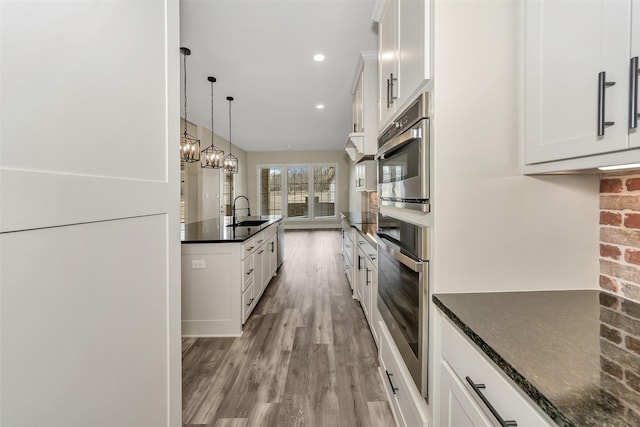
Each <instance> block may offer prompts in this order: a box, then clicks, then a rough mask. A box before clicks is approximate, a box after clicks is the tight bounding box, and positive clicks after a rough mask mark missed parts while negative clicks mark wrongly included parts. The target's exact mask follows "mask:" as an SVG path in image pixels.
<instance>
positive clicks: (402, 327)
mask: <svg viewBox="0 0 640 427" xmlns="http://www.w3.org/2000/svg"><path fill="white" fill-rule="evenodd" d="M376 240H377V242H378V309H379V310H380V315H381V316H382V319H383V320H384V322H385V324H386V325H387V328H388V329H389V332H390V333H391V336H392V337H393V340H394V342H395V344H396V346H397V347H398V350H399V351H400V354H401V355H402V358H403V360H404V362H405V364H406V365H407V368H408V370H409V372H410V373H411V376H412V377H413V380H414V382H415V384H416V386H417V387H418V390H420V392H421V393H422V395H423V396H424V397H425V399H426V398H427V357H428V331H429V328H428V321H429V313H428V311H429V310H428V308H429V299H428V293H429V286H428V280H429V262H428V249H427V246H428V227H425V226H420V225H415V224H411V223H408V222H405V221H401V220H399V219H396V218H391V217H388V216H385V215H383V214H378V231H377V233H376Z"/></svg>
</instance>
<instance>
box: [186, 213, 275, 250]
mask: <svg viewBox="0 0 640 427" xmlns="http://www.w3.org/2000/svg"><path fill="white" fill-rule="evenodd" d="M283 219H284V218H280V219H273V220H270V221H269V223H265V224H262V225H261V226H260V227H259V229H258V230H257V231H256V232H255V233H253V234H251V235H250V236H247V237H245V238H244V239H242V240H240V239H236V240H181V241H180V243H181V244H183V245H197V244H200V243H242V242H246V241H247V240H249V239H251V238H252V237H254V236H255V235H256V234H258V233H260V232H261V231H264V230H266V229H267V228H269V227H271V226H272V225H273V224H277V223H279V222H282V220H283Z"/></svg>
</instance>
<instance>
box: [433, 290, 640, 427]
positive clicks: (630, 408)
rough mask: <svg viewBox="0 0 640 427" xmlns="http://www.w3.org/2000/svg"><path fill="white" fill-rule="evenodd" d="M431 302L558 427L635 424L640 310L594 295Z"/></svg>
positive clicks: (440, 297) (438, 298) (639, 421)
mask: <svg viewBox="0 0 640 427" xmlns="http://www.w3.org/2000/svg"><path fill="white" fill-rule="evenodd" d="M433 301H434V303H435V304H436V306H438V307H439V308H440V310H442V312H443V313H444V314H445V315H446V316H447V317H448V318H449V319H451V320H452V321H453V323H454V324H456V325H457V326H458V328H459V329H460V330H462V332H463V333H464V334H466V335H467V336H468V337H469V338H470V339H471V340H472V341H474V342H475V343H476V344H477V345H478V346H479V347H480V349H481V350H482V351H484V353H486V354H487V356H489V358H490V359H492V360H493V361H494V362H495V363H496V364H497V365H498V366H499V367H500V368H501V369H502V370H503V371H504V373H505V374H506V375H507V376H509V377H510V378H511V379H513V380H514V382H515V383H516V384H517V385H518V386H519V387H520V388H521V389H522V390H523V391H524V392H525V393H526V394H527V395H528V396H529V397H531V399H533V401H534V402H536V403H537V404H538V405H539V406H540V407H541V408H542V410H543V411H545V412H546V413H547V414H549V416H550V417H551V418H552V419H553V420H554V421H555V422H556V423H557V424H558V425H561V426H599V427H600V426H602V427H605V426H612V427H613V426H616V427H617V426H640V304H637V303H635V302H632V301H629V300H625V299H623V298H619V297H616V296H613V295H610V294H606V293H603V292H599V291H597V290H582V291H544V292H504V293H502V292H501V293H484V294H437V295H434V296H433Z"/></svg>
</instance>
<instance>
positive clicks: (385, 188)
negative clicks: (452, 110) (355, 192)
mask: <svg viewBox="0 0 640 427" xmlns="http://www.w3.org/2000/svg"><path fill="white" fill-rule="evenodd" d="M428 110H429V94H428V93H423V94H422V95H420V97H418V99H416V100H415V101H414V102H413V104H411V106H409V108H407V109H406V110H405V111H403V112H402V114H400V115H399V116H398V119H397V120H396V121H395V122H393V123H392V124H391V125H390V126H389V127H387V128H386V129H385V130H384V132H382V134H381V135H380V137H379V138H378V151H377V153H376V159H377V160H378V198H379V200H380V203H381V204H382V205H384V206H395V207H399V208H406V209H414V210H419V211H422V212H429V117H428V115H427V112H428Z"/></svg>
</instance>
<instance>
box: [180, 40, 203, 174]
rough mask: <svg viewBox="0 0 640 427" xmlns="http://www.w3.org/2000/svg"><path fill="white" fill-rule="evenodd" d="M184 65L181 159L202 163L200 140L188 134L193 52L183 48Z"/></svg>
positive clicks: (181, 49)
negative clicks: (189, 71)
mask: <svg viewBox="0 0 640 427" xmlns="http://www.w3.org/2000/svg"><path fill="white" fill-rule="evenodd" d="M180 52H182V55H183V58H184V59H183V64H184V133H183V134H182V135H181V136H180V159H181V160H182V161H183V162H187V163H195V162H198V161H200V140H199V139H197V138H195V137H194V136H191V135H189V133H188V132H187V56H188V55H191V50H190V49H188V48H186V47H181V48H180Z"/></svg>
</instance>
